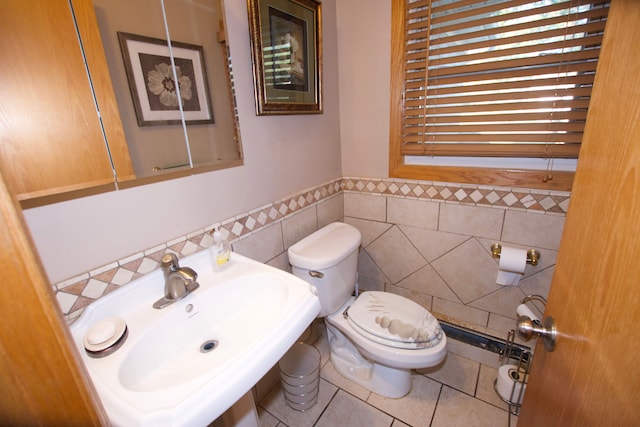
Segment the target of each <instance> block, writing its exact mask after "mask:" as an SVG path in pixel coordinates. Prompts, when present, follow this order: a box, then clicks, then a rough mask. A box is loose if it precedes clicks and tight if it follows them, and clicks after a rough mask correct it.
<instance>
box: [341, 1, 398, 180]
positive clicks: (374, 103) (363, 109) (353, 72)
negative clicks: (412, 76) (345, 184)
mask: <svg viewBox="0 0 640 427" xmlns="http://www.w3.org/2000/svg"><path fill="white" fill-rule="evenodd" d="M337 20H338V60H339V63H340V73H339V82H340V135H341V140H342V141H341V144H342V175H343V176H351V177H387V176H389V171H388V169H389V102H390V91H389V84H390V82H389V76H390V61H391V59H390V51H391V1H389V0H343V1H338V2H337Z"/></svg>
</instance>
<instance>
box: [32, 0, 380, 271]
mask: <svg viewBox="0 0 640 427" xmlns="http://www.w3.org/2000/svg"><path fill="white" fill-rule="evenodd" d="M336 3H337V0H323V1H322V8H323V29H324V31H323V45H324V58H323V67H324V86H323V88H324V91H323V92H324V114H321V115H302V116H276V117H265V116H261V117H258V116H256V115H255V105H254V95H253V76H252V71H251V70H252V68H251V52H250V47H249V46H250V45H249V28H248V17H247V16H248V15H247V2H246V1H245V0H227V1H226V2H225V5H226V6H225V7H226V15H227V23H228V32H229V43H230V48H231V56H232V58H233V68H234V75H235V88H236V96H237V102H238V112H239V115H240V128H241V135H242V142H243V148H244V155H245V164H244V166H241V167H237V168H232V169H227V170H223V171H216V172H211V173H206V174H201V175H196V176H191V177H186V178H181V179H177V180H172V181H167V182H162V183H156V184H150V185H146V186H142V187H136V188H132V189H127V190H121V191H117V192H111V193H106V194H100V195H96V196H91V197H85V198H81V199H77V200H71V201H67V202H62V203H57V204H53V205H48V206H43V207H38V208H33V209H28V210H26V211H25V212H24V214H25V217H26V220H27V223H28V225H29V228H30V230H31V234H32V236H33V239H34V241H35V244H36V247H37V249H38V252H39V254H40V257H41V259H42V261H43V264H44V267H45V270H46V272H47V274H48V276H49V279H50V280H51V281H52V282H54V283H55V282H58V281H61V280H64V279H66V278H69V277H72V276H75V275H77V274H80V273H82V272H85V271H88V270H91V269H93V268H96V267H99V266H102V265H105V264H107V263H109V262H111V261H113V260H117V259H122V258H124V257H126V256H128V255H130V254H134V253H136V252H139V251H141V250H144V249H147V248H151V247H153V246H155V245H157V244H160V243H164V242H167V241H170V240H171V239H173V238H175V237H178V236H181V235H184V234H187V233H189V232H191V231H195V230H198V229H201V228H204V227H206V226H207V225H210V224H213V223H215V222H217V221H221V220H223V219H226V218H229V217H232V216H234V215H236V214H238V213H242V212H246V211H248V210H251V209H253V208H256V207H259V206H262V205H264V204H266V203H269V202H272V201H275V200H278V199H280V198H282V197H284V196H286V195H288V194H291V193H295V192H297V191H300V190H303V189H305V188H309V187H312V186H315V185H318V184H320V183H323V182H326V181H329V180H331V179H334V178H337V177H340V176H341V173H342V172H341V147H340V119H339V114H340V104H339V96H338V80H339V79H338V42H337V30H336ZM347 3H348V2H347ZM385 31H386V30H385Z"/></svg>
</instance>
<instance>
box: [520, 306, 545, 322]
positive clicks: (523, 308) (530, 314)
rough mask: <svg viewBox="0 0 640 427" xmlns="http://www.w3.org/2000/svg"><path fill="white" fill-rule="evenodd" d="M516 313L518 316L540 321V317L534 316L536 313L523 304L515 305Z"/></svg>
mask: <svg viewBox="0 0 640 427" xmlns="http://www.w3.org/2000/svg"><path fill="white" fill-rule="evenodd" d="M516 314H517V315H518V316H528V317H529V319H531V320H533V321H536V320H537V321H538V322H539V321H540V318H539V317H538V316H536V314H535V313H534V312H533V311H531V309H529V307H527V306H526V305H524V304H520V305H519V306H518V307H516Z"/></svg>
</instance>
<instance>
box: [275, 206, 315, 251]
mask: <svg viewBox="0 0 640 427" xmlns="http://www.w3.org/2000/svg"><path fill="white" fill-rule="evenodd" d="M316 230H318V214H317V211H316V207H315V206H313V207H310V208H307V209H303V210H301V211H298V212H296V213H295V214H293V215H291V216H290V217H288V218H285V219H283V220H282V237H283V239H284V248H285V250H286V249H289V248H290V247H291V246H293V245H294V244H295V243H297V242H299V241H300V240H302V239H304V238H305V237H307V236H308V235H309V234H311V233H313V232H314V231H316Z"/></svg>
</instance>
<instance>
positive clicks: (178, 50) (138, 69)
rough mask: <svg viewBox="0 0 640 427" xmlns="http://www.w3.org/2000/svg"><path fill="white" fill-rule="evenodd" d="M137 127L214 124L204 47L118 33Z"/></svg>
mask: <svg viewBox="0 0 640 427" xmlns="http://www.w3.org/2000/svg"><path fill="white" fill-rule="evenodd" d="M118 40H119V42H120V49H121V51H122V56H123V59H124V65H125V71H126V73H127V80H128V82H129V89H130V90H131V97H132V98H133V106H134V109H135V112H136V118H137V120H138V126H153V125H171V124H181V123H182V117H181V115H180V106H179V102H181V104H182V112H183V114H184V117H185V120H186V123H187V124H205V123H214V119H213V112H212V110H211V98H210V94H209V85H208V83H207V72H206V70H205V65H204V50H203V48H202V46H196V45H192V44H187V43H181V42H176V41H172V42H171V50H172V52H173V56H174V62H175V70H174V68H173V66H172V63H171V57H170V54H169V46H168V45H167V41H166V40H162V39H156V38H152V37H145V36H140V35H136V34H130V33H123V32H118Z"/></svg>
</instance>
